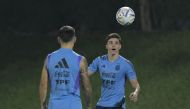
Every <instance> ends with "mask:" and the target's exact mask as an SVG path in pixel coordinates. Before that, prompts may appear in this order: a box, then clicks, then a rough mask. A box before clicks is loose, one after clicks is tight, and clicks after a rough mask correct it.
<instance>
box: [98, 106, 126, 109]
mask: <svg viewBox="0 0 190 109" xmlns="http://www.w3.org/2000/svg"><path fill="white" fill-rule="evenodd" d="M96 109H126V108H125V107H103V106H96Z"/></svg>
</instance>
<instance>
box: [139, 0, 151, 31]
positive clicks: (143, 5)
mask: <svg viewBox="0 0 190 109" xmlns="http://www.w3.org/2000/svg"><path fill="white" fill-rule="evenodd" d="M140 19H141V29H142V31H147V32H150V31H151V30H152V27H151V24H152V23H151V17H150V3H149V0H140Z"/></svg>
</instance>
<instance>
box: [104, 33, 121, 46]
mask: <svg viewBox="0 0 190 109" xmlns="http://www.w3.org/2000/svg"><path fill="white" fill-rule="evenodd" d="M111 38H117V39H118V40H119V43H120V44H121V43H122V42H121V36H120V35H119V34H118V33H110V34H108V35H107V37H106V43H107V42H108V40H109V39H111Z"/></svg>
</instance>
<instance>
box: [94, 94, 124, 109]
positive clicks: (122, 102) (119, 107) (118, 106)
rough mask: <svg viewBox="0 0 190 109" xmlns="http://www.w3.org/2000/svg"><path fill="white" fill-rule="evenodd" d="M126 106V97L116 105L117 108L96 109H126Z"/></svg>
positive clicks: (98, 107)
mask: <svg viewBox="0 0 190 109" xmlns="http://www.w3.org/2000/svg"><path fill="white" fill-rule="evenodd" d="M125 105H126V102H125V97H123V98H122V100H121V101H120V102H119V103H116V107H104V106H99V105H97V106H96V109H126V107H125Z"/></svg>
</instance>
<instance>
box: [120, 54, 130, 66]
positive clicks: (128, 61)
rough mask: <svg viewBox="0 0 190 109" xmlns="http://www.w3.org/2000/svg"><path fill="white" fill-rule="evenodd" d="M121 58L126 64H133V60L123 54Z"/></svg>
mask: <svg viewBox="0 0 190 109" xmlns="http://www.w3.org/2000/svg"><path fill="white" fill-rule="evenodd" d="M120 60H121V61H122V62H124V63H126V64H132V63H131V61H130V60H129V59H127V58H125V57H123V56H121V55H120Z"/></svg>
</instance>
